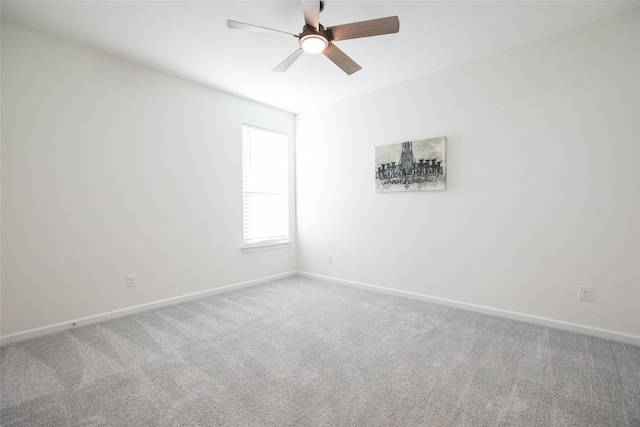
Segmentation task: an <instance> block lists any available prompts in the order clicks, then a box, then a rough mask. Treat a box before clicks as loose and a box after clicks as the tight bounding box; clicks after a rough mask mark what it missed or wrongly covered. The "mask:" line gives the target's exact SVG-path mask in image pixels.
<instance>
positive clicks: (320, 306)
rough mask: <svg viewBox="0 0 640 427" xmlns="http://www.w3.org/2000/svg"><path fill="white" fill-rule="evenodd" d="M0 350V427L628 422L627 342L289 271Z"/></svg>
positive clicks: (632, 400)
mask: <svg viewBox="0 0 640 427" xmlns="http://www.w3.org/2000/svg"><path fill="white" fill-rule="evenodd" d="M0 352H1V356H2V359H1V367H2V383H1V387H2V412H1V418H0V420H1V423H2V425H3V426H7V427H9V426H103V425H104V426H107V425H108V426H217V425H233V426H252V425H271V426H287V425H295V426H315V425H335V426H349V425H362V426H387V425H395V426H545V427H547V426H634V425H635V426H638V425H640V347H637V346H632V345H626V344H621V343H618V342H613V341H607V340H603V339H598V338H593V337H588V336H584V335H579V334H574V333H569V332H564V331H560V330H555V329H550V328H545V327H541V326H536V325H531V324H527V323H522V322H516V321H511V320H506V319H501V318H496V317H491V316H486V315H482V314H478V313H472V312H466V311H461V310H456V309H452V308H448V307H443V306H438V305H433V304H429V303H426V302H421V301H415V300H410V299H402V298H397V297H392V296H389V295H383V294H378V293H374V292H370V291H365V290H362V289H358V288H351V287H347V286H341V285H335V284H330V283H324V282H320V281H315V280H310V279H306V278H300V277H294V278H290V279H285V280H280V281H275V282H271V283H268V284H264V285H259V286H252V287H248V288H243V289H240V290H236V291H233V292H228V293H224V294H218V295H215V296H211V297H206V298H203V299H199V300H195V301H191V302H186V303H181V304H177V305H173V306H169V307H165V308H161V309H157V310H153V311H148V312H144V313H140V314H135V315H131V316H128V317H124V318H119V319H114V320H110V321H107V322H102V323H99V324H94V325H90V326H86V327H80V328H76V329H71V330H68V331H65V332H61V333H57V334H52V335H48V336H44V337H39V338H35V339H31V340H27V341H23V342H19V343H15V344H10V345H7V346H4V347H2V349H1V350H0Z"/></svg>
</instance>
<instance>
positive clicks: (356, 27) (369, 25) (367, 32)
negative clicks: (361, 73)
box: [327, 16, 400, 41]
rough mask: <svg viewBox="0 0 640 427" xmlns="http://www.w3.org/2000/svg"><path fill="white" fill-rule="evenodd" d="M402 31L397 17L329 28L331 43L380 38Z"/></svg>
mask: <svg viewBox="0 0 640 427" xmlns="http://www.w3.org/2000/svg"><path fill="white" fill-rule="evenodd" d="M398 31H400V20H399V19H398V17H397V16H389V17H387V18H379V19H372V20H370V21H362V22H352V23H351V24H343V25H336V26H335V27H329V28H327V32H328V33H329V34H330V37H329V39H330V40H331V41H339V40H349V39H357V38H361V37H371V36H380V35H383V34H392V33H397V32H398Z"/></svg>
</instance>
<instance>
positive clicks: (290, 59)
mask: <svg viewBox="0 0 640 427" xmlns="http://www.w3.org/2000/svg"><path fill="white" fill-rule="evenodd" d="M300 55H302V48H298V50H296V51H295V52H293V53H292V54H291V55H289V56H288V57H287V59H285V60H284V61H282V62H281V63H279V64H278V65H277V66H276V68H274V69H273V70H271V71H277V72H280V73H283V72H285V71H287V69H288V68H289V67H290V66H291V64H293V63H294V62H296V59H298V57H299V56H300Z"/></svg>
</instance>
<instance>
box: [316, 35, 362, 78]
mask: <svg viewBox="0 0 640 427" xmlns="http://www.w3.org/2000/svg"><path fill="white" fill-rule="evenodd" d="M322 53H323V54H324V56H326V57H327V58H329V59H330V60H331V61H332V62H333V63H334V64H336V65H337V66H338V67H340V68H341V69H342V71H344V72H345V73H347V74H349V75H351V74H353V73H355V72H356V71H358V70H360V69H361V68H362V67H361V66H359V65H358V64H356V63H355V62H354V60H353V59H351V58H349V57H348V56H347V54H346V53H344V52H343V51H341V50H340V49H338V48H337V47H336V45H335V44H333V43H329V46H328V47H327V48H326V49H325V50H324V52H322Z"/></svg>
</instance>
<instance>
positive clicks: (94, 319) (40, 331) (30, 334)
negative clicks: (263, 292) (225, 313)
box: [0, 272, 296, 346]
mask: <svg viewBox="0 0 640 427" xmlns="http://www.w3.org/2000/svg"><path fill="white" fill-rule="evenodd" d="M295 275H296V273H295V272H289V273H283V274H277V275H274V276H268V277H263V278H261V279H255V280H249V281H247V282H241V283H235V284H233V285H227V286H222V287H220V288H215V289H208V290H206V291H201V292H194V293H192V294H187V295H181V296H178V297H174V298H167V299H163V300H160V301H154V302H150V303H147V304H141V305H136V306H133V307H128V308H123V309H120V310H114V311H109V312H106V313H100V314H96V315H94V316H88V317H83V318H80V319H74V320H69V321H66V322H60V323H56V324H54V325H48V326H43V327H40V328H34V329H29V330H26V331H22V332H16V333H13V334H9V335H5V336H3V337H0V346H1V345H6V344H10V343H14V342H17V341H23V340H26V339H29V338H35V337H39V336H42V335H48V334H52V333H55V332H60V331H64V330H67V329H71V328H76V327H79V326H86V325H90V324H92V323H98V322H103V321H105V320H109V319H115V318H118V317H124V316H128V315H130V314H134V313H140V312H142V311H146V310H153V309H155V308H160V307H164V306H167V305H171V304H177V303H181V302H185V301H190V300H194V299H198V298H202V297H206V296H209V295H214V294H219V293H223V292H229V291H232V290H234V289H240V288H244V287H247V286H252V285H258V284H261V283H267V282H271V281H273V280H278V279H284V278H287V277H291V276H295Z"/></svg>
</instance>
